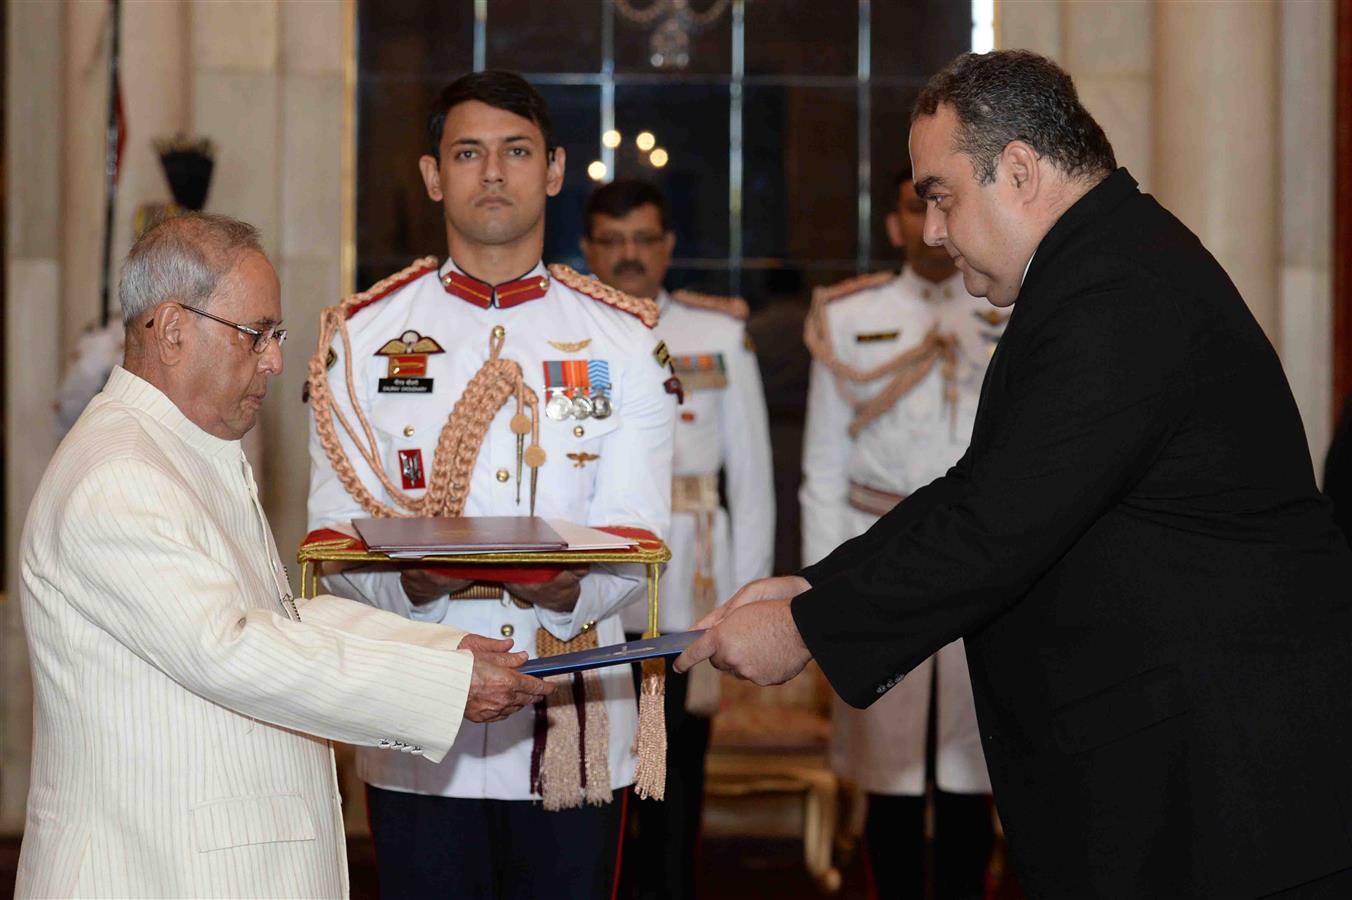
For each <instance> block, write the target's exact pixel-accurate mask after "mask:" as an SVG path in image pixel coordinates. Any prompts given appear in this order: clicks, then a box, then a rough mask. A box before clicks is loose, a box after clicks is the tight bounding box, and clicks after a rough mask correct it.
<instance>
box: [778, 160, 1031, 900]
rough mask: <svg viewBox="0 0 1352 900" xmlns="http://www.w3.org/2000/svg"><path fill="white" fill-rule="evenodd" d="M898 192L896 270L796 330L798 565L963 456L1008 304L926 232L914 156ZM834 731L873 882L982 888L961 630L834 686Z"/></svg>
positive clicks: (942, 892) (829, 304)
mask: <svg viewBox="0 0 1352 900" xmlns="http://www.w3.org/2000/svg"><path fill="white" fill-rule="evenodd" d="M896 203H897V205H896V208H895V209H893V210H892V211H891V212H889V213H888V215H887V234H888V237H889V238H890V240H891V243H892V246H893V247H894V248H896V249H897V250H898V251H899V252H900V254H901V257H902V264H901V267H900V269H899V270H898V271H896V272H880V273H877V274H875V275H865V276H861V277H859V278H853V279H850V280H848V281H845V282H843V283H841V284H837V285H834V286H832V287H827V288H819V289H818V290H817V291H816V292H815V296H814V298H813V306H812V310H811V312H810V314H809V316H808V320H807V325H806V330H805V332H804V333H805V337H806V341H807V345H808V348H809V350H811V352H812V354H813V363H812V377H811V387H810V389H809V393H808V411H807V431H806V433H805V436H804V440H803V485H802V489H801V490H800V492H799V501H800V503H801V504H802V509H803V562H804V563H805V564H807V565H811V564H813V563H816V562H817V561H819V560H820V559H822V558H823V557H824V556H826V555H827V554H828V553H830V552H831V551H832V550H834V549H835V548H836V547H837V546H839V545H840V544H843V543H844V542H845V541H847V540H848V539H850V538H852V537H854V536H855V535H858V534H861V533H863V532H865V531H867V530H868V529H869V527H870V526H872V525H873V524H874V523H875V522H877V521H878V518H879V517H880V516H882V515H884V514H886V513H887V512H888V511H889V510H891V509H892V507H894V506H896V505H897V504H898V503H900V502H901V501H902V500H903V499H905V497H906V495H908V494H910V493H911V492H912V491H914V490H916V489H918V488H920V487H922V486H924V485H926V484H928V483H929V482H931V481H933V480H934V479H935V478H938V477H939V476H940V475H942V474H943V473H944V472H946V471H948V469H949V467H951V466H952V465H953V463H955V462H957V460H958V457H960V456H962V454H963V451H965V450H966V449H967V443H968V441H969V440H970V439H971V435H972V422H973V420H974V418H975V416H976V407H977V401H978V399H979V397H980V395H981V381H982V377H983V376H984V375H985V372H986V363H987V361H988V360H989V359H990V355H991V352H992V351H993V350H994V348H995V343H996V341H998V340H999V338H1000V334H1001V332H1002V331H1003V330H1004V322H1005V319H1006V318H1007V316H1008V314H1007V313H1005V312H1003V311H1001V310H997V309H996V308H995V307H993V306H991V305H990V304H989V303H987V302H986V301H985V300H982V299H980V298H977V297H973V296H971V295H970V294H968V293H967V291H966V290H965V289H964V288H963V285H962V276H961V275H960V274H958V270H957V268H956V267H955V266H954V265H953V259H952V257H950V256H949V255H948V252H947V251H946V250H944V248H943V247H942V246H938V247H931V246H929V245H927V244H926V243H925V239H924V227H925V203H924V201H923V200H921V199H920V198H919V197H918V196H917V195H916V193H915V184H914V182H913V181H912V179H911V172H910V168H909V166H908V167H907V168H905V169H903V170H902V171H901V172H899V173H898V174H897V178H896ZM832 732H833V747H832V764H833V767H834V768H835V770H836V771H837V772H838V773H839V774H840V775H841V776H842V777H844V778H847V779H849V780H851V781H853V782H854V783H855V784H856V785H858V787H859V788H860V789H861V790H862V791H864V792H866V793H867V795H868V816H867V819H866V824H865V835H864V838H865V840H864V847H865V852H866V853H867V854H868V859H869V864H870V865H869V870H870V872H871V873H872V876H873V880H874V883H875V885H876V889H877V896H878V897H880V898H903V897H904V898H911V897H914V898H920V897H923V896H926V894H925V882H926V877H927V874H928V875H929V876H930V877H931V878H932V879H933V884H934V888H935V891H934V894H933V896H935V897H938V898H943V900H949V898H951V900H980V898H981V896H982V893H983V890H984V886H985V875H986V865H987V862H988V860H989V858H990V853H991V848H992V845H993V843H994V828H993V824H992V810H991V802H990V790H991V788H990V780H989V778H988V777H987V775H986V760H985V758H984V757H983V756H982V752H981V733H980V730H979V729H978V727H977V722H976V711H975V709H974V708H973V706H972V684H971V679H970V678H969V676H968V674H967V659H966V657H965V655H964V652H963V645H962V640H961V639H958V640H956V641H954V642H953V643H951V644H949V645H947V646H946V647H944V648H943V649H941V650H940V651H939V652H938V653H936V654H934V656H932V657H931V658H930V659H929V660H928V661H927V662H926V663H925V664H923V665H922V666H921V667H920V668H918V669H917V670H916V671H914V672H912V673H911V674H910V675H909V676H908V677H907V678H906V679H904V680H903V681H902V682H901V683H900V684H898V685H897V686H896V687H895V688H893V689H892V690H891V691H889V692H887V694H886V695H884V696H883V697H882V698H880V699H879V700H878V702H877V703H875V704H873V706H871V707H869V708H868V709H866V710H858V709H854V708H852V707H850V706H849V705H847V704H846V703H844V702H842V701H841V700H840V699H839V698H836V702H835V708H834V710H833V712H832ZM931 798H932V803H933V809H934V830H933V835H932V840H933V844H932V845H929V844H928V842H927V836H926V829H925V820H926V805H927V802H930V801H931ZM927 849H928V851H929V852H927Z"/></svg>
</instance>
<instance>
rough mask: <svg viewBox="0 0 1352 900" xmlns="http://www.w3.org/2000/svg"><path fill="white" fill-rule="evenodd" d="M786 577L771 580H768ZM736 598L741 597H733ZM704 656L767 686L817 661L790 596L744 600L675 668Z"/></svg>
mask: <svg viewBox="0 0 1352 900" xmlns="http://www.w3.org/2000/svg"><path fill="white" fill-rule="evenodd" d="M780 580H782V579H777V578H768V579H765V581H767V582H768V581H780ZM798 580H799V581H802V579H798ZM764 583H765V582H753V584H764ZM803 583H804V584H806V583H807V582H803ZM748 587H750V585H748ZM745 590H746V588H743V591H745ZM799 593H801V591H800V592H799ZM738 596H740V594H739V595H738ZM735 600H736V597H734V598H733V601H735ZM733 601H729V603H728V605H729V606H731V605H732V602H733ZM706 618H707V617H706ZM704 659H707V660H709V662H710V663H712V664H713V666H714V668H716V669H722V670H723V671H725V672H731V673H732V674H734V675H736V676H737V677H738V678H745V679H746V680H748V681H754V682H755V683H756V684H760V685H765V684H783V683H784V682H786V681H788V680H789V679H790V678H792V677H793V676H795V675H797V674H798V673H799V672H801V671H803V667H804V666H806V665H807V664H808V661H809V660H810V659H812V654H811V653H810V652H809V651H808V649H807V645H806V644H804V643H803V638H802V636H801V635H799V634H798V626H797V625H795V624H794V622H793V613H792V612H791V611H790V610H789V598H784V599H773V600H761V601H759V602H752V601H743V603H742V604H740V605H739V606H738V607H737V608H736V609H734V610H733V611H732V612H730V613H726V614H725V615H724V616H723V617H722V619H721V620H720V621H719V622H718V623H717V624H715V625H713V626H712V627H711V628H709V630H708V631H706V632H704V634H702V635H700V636H699V637H698V638H696V639H695V642H694V643H693V644H691V645H690V646H689V647H686V648H685V652H684V653H682V654H681V655H680V656H678V657H676V661H675V662H674V663H673V664H672V668H674V669H675V670H676V671H677V672H685V671H686V670H688V669H689V668H690V667H691V666H693V665H694V664H695V663H697V662H699V661H700V660H704Z"/></svg>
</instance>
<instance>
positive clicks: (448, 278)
mask: <svg viewBox="0 0 1352 900" xmlns="http://www.w3.org/2000/svg"><path fill="white" fill-rule="evenodd" d="M441 286H442V287H444V288H445V289H446V293H448V294H450V295H451V296H453V297H459V298H460V299H461V300H464V301H465V302H466V303H472V304H474V305H475V306H477V307H479V308H480V309H488V308H489V307H490V306H497V307H498V308H499V309H511V308H512V307H513V306H519V305H521V304H522V303H526V302H528V301H531V300H538V299H540V298H541V297H543V296H544V295H545V294H547V293H549V276H548V275H544V274H540V275H527V276H526V277H525V278H518V279H517V280H516V281H505V282H503V283H502V284H499V285H496V286H495V285H491V284H489V283H488V282H486V281H480V280H479V279H477V278H475V277H473V276H471V275H466V274H465V273H464V272H457V271H455V270H454V269H452V270H451V271H449V272H447V273H446V274H445V275H442V276H441Z"/></svg>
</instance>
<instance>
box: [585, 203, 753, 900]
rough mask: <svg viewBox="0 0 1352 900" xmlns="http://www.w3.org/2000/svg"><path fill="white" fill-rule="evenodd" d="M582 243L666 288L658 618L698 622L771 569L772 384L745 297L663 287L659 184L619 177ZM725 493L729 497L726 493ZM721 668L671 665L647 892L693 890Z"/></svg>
mask: <svg viewBox="0 0 1352 900" xmlns="http://www.w3.org/2000/svg"><path fill="white" fill-rule="evenodd" d="M585 214H586V225H585V229H584V235H585V236H584V237H583V239H582V242H581V243H582V252H583V255H584V256H585V257H586V260H587V266H588V267H589V268H590V269H591V271H592V272H593V273H594V274H595V275H596V277H597V278H599V279H600V280H601V281H603V282H605V283H606V284H609V285H610V286H611V287H614V288H618V289H620V290H622V291H625V292H626V293H629V294H633V295H635V296H639V297H652V298H655V299H656V300H657V303H658V306H659V308H660V310H661V319H660V321H659V323H658V326H657V335H658V337H660V338H661V339H662V341H663V343H664V344H665V345H666V349H667V353H669V354H670V357H671V362H672V365H673V366H674V368H675V371H676V375H677V376H679V377H680V379H681V384H682V386H683V388H684V392H685V397H684V402H683V403H682V405H681V406H680V408H679V409H678V411H677V421H676V436H675V445H674V452H675V458H674V460H673V463H672V482H671V507H672V523H671V536H670V538H669V543H670V546H671V553H672V557H671V562H670V563H669V564H668V565H667V568H666V570H665V572H664V573H663V575H662V582H661V588H660V591H661V605H660V610H661V612H660V618H659V626H660V630H661V631H663V632H672V631H685V630H686V629H688V628H689V627H690V624H691V623H692V622H694V621H695V620H696V619H698V618H700V617H701V616H703V615H704V614H706V613H708V612H709V611H710V610H712V609H713V608H714V606H715V605H716V604H718V603H721V602H723V601H724V600H726V599H727V598H728V597H730V596H732V592H733V591H734V590H736V589H737V587H738V585H741V584H743V583H745V582H746V581H747V580H748V579H754V578H762V577H764V576H765V575H768V574H769V573H770V565H771V562H772V556H773V545H774V528H775V495H774V484H773V473H772V470H771V459H770V435H769V425H768V421H767V417H766V411H765V395H764V392H763V391H762V389H761V380H760V372H759V370H758V368H757V366H756V354H755V348H754V345H753V344H752V343H751V340H750V338H749V337H748V335H747V333H746V319H747V307H746V303H745V302H744V301H742V300H741V299H739V298H736V297H716V296H711V295H708V294H697V293H694V292H691V291H676V292H674V293H668V292H667V290H666V289H665V288H664V287H663V282H664V280H665V279H666V275H667V269H668V267H669V266H670V265H671V255H672V250H673V248H674V247H675V244H676V235H675V234H673V233H672V230H671V223H670V221H669V220H668V215H667V204H666V200H665V198H664V197H663V196H662V193H661V191H659V190H658V189H657V188H656V187H655V186H653V185H651V184H649V183H647V182H643V181H632V180H617V181H613V182H611V183H610V184H607V185H605V186H603V187H600V188H597V189H596V190H595V191H594V192H593V193H592V195H591V197H590V198H588V200H587V205H586V210H585ZM720 475H722V485H723V491H722V494H723V495H725V496H726V499H727V504H726V508H725V506H724V503H723V498H722V497H721V496H720V490H719V486H720ZM643 612H644V610H643V609H642V608H640V607H638V606H633V607H630V608H628V609H626V610H625V611H624V613H623V619H624V625H625V631H626V632H627V633H629V634H630V635H631V636H635V637H636V636H638V635H639V634H640V633H641V632H643V631H644V630H646V628H647V623H646V621H645V620H644V617H643ZM719 678H720V675H719V673H718V672H717V671H716V670H715V669H714V668H713V667H712V666H699V667H697V668H696V669H695V670H694V671H692V672H690V673H689V674H688V675H677V674H675V673H669V674H668V676H667V693H666V721H667V735H668V738H667V740H668V743H667V793H666V798H665V800H663V801H661V802H656V801H639V802H638V804H637V806H636V808H635V809H634V813H635V819H636V822H635V829H634V833H635V837H636V840H637V844H636V845H633V846H631V847H630V848H629V849H628V850H627V852H626V858H627V860H628V861H629V863H628V864H626V866H625V868H626V870H627V871H631V872H634V873H637V874H636V877H635V878H634V879H632V881H633V882H634V884H633V889H634V891H635V893H636V895H637V896H639V897H643V898H673V900H676V898H692V897H694V895H695V885H694V880H693V875H694V862H695V851H696V846H697V843H698V835H699V824H700V813H701V810H702V806H703V798H704V756H705V752H706V751H707V750H708V746H709V730H710V717H711V716H712V715H713V713H714V712H715V711H716V710H717V708H718V680H719Z"/></svg>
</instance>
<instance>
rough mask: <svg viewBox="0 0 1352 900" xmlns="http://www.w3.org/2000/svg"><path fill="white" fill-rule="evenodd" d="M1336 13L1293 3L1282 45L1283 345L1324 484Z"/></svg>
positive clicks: (1324, 6)
mask: <svg viewBox="0 0 1352 900" xmlns="http://www.w3.org/2000/svg"><path fill="white" fill-rule="evenodd" d="M1334 24H1335V23H1334V5H1333V4H1332V3H1330V2H1324V0H1320V2H1312V3H1290V4H1287V5H1286V6H1284V7H1283V8H1282V23H1281V29H1282V37H1281V61H1280V68H1281V85H1280V97H1281V105H1280V109H1281V135H1280V144H1279V156H1280V159H1281V182H1280V186H1281V190H1280V191H1279V192H1278V194H1277V197H1278V202H1277V205H1278V207H1279V209H1280V216H1281V218H1280V220H1279V225H1280V229H1281V231H1280V234H1281V239H1280V240H1281V268H1280V272H1279V282H1278V294H1277V296H1278V334H1279V335H1280V336H1281V338H1280V342H1279V343H1278V345H1277V349H1278V351H1279V352H1280V353H1281V356H1282V363H1283V364H1284V365H1285V366H1286V374H1287V377H1288V378H1290V379H1291V388H1292V390H1293V391H1294V392H1295V395H1296V402H1298V403H1299V404H1300V414H1301V418H1302V419H1304V421H1305V435H1306V437H1307V438H1308V439H1309V442H1310V450H1311V454H1312V456H1313V457H1314V464H1315V472H1316V474H1317V475H1319V476H1320V478H1321V479H1322V477H1323V471H1322V470H1323V465H1324V454H1325V452H1327V449H1328V445H1329V441H1330V440H1331V439H1332V436H1333V434H1332V432H1333V425H1334V424H1335V423H1334V422H1333V418H1332V417H1333V411H1332V407H1333V380H1332V377H1331V372H1330V369H1331V366H1332V358H1333V270H1332V266H1333V109H1334V90H1333V85H1334V44H1335V39H1334V37H1335V33H1336V29H1335V27H1334Z"/></svg>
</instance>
